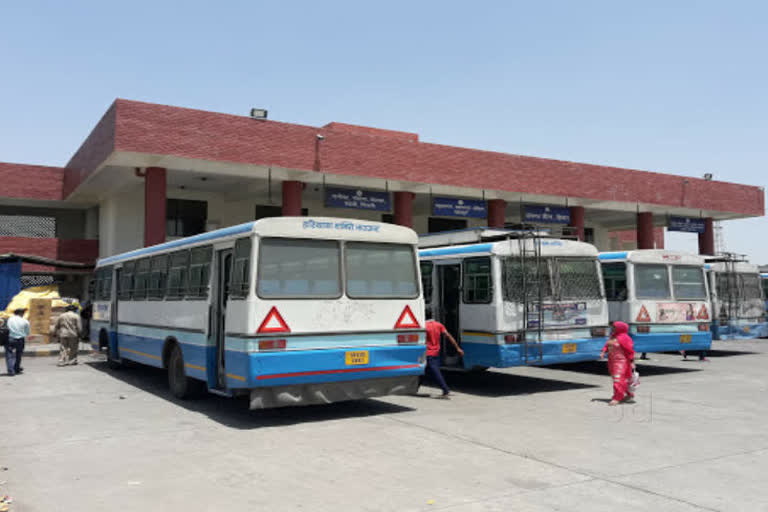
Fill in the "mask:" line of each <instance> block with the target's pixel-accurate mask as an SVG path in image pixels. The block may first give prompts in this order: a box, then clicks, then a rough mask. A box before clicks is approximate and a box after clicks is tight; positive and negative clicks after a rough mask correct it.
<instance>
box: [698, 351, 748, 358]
mask: <svg viewBox="0 0 768 512" xmlns="http://www.w3.org/2000/svg"><path fill="white" fill-rule="evenodd" d="M759 353H760V352H750V351H748V350H707V357H732V356H749V355H752V354H759ZM690 357H691V356H688V358H689V359H690Z"/></svg>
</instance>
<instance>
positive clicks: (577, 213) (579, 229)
mask: <svg viewBox="0 0 768 512" xmlns="http://www.w3.org/2000/svg"><path fill="white" fill-rule="evenodd" d="M570 226H571V227H572V228H574V229H573V230H574V232H575V234H576V236H577V237H578V238H579V241H581V242H583V241H584V207H583V206H571V224H570Z"/></svg>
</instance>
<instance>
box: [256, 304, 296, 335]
mask: <svg viewBox="0 0 768 512" xmlns="http://www.w3.org/2000/svg"><path fill="white" fill-rule="evenodd" d="M256 332H257V333H260V332H264V333H272V332H291V330H290V329H289V328H288V324H286V323H285V320H283V317H282V316H281V315H280V312H279V311H278V310H277V308H276V307H275V306H272V309H270V310H269V313H267V316H266V317H264V321H263V322H261V325H260V326H259V329H258V330H257V331H256Z"/></svg>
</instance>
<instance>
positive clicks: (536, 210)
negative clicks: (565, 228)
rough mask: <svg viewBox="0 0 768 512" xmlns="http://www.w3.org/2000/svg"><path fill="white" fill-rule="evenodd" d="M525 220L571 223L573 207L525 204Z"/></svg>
mask: <svg viewBox="0 0 768 512" xmlns="http://www.w3.org/2000/svg"><path fill="white" fill-rule="evenodd" d="M525 222H542V223H546V224H570V223H571V209H570V208H568V207H566V206H546V205H531V204H528V205H525Z"/></svg>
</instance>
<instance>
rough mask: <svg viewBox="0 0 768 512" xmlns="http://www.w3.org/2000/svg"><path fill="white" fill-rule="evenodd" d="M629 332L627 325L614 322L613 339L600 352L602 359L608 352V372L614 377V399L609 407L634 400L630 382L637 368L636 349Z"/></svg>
mask: <svg viewBox="0 0 768 512" xmlns="http://www.w3.org/2000/svg"><path fill="white" fill-rule="evenodd" d="M628 332H629V326H628V325H627V324H625V323H624V322H614V323H613V332H611V337H610V338H609V339H608V341H607V342H606V343H605V346H604V347H603V350H601V351H600V359H603V358H604V357H605V353H606V351H607V352H608V371H609V372H610V373H611V377H613V398H612V399H611V401H610V403H609V404H608V405H618V404H619V402H621V401H622V400H624V399H632V398H634V395H633V394H632V393H630V392H629V381H630V379H631V378H632V371H633V370H634V368H635V361H634V360H635V349H634V342H633V341H632V338H630V336H629V334H627V333H628Z"/></svg>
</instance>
